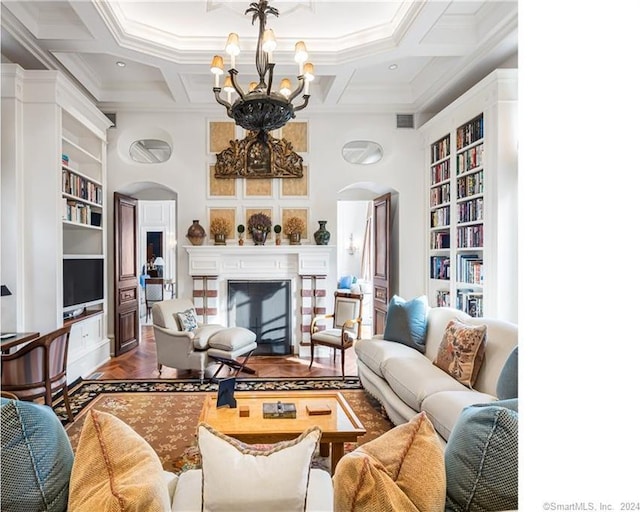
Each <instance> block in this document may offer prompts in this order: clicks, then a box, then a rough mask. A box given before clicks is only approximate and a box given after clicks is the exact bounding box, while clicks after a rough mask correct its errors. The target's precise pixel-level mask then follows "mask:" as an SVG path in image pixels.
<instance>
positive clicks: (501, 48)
mask: <svg viewBox="0 0 640 512" xmlns="http://www.w3.org/2000/svg"><path fill="white" fill-rule="evenodd" d="M270 5H271V6H273V7H275V8H277V9H278V10H279V11H280V16H279V17H277V18H276V17H269V18H268V22H267V24H268V27H269V28H272V29H273V30H274V32H275V34H276V38H277V41H278V47H277V49H276V51H275V52H274V60H275V62H276V68H275V75H276V76H275V79H274V82H275V83H279V81H280V79H281V78H284V77H288V78H290V79H294V78H295V75H296V74H297V66H296V64H295V63H294V62H293V47H294V45H295V42H296V41H298V40H304V41H305V42H306V44H307V49H308V50H309V59H310V61H312V62H313V63H314V65H315V73H316V79H315V80H314V82H313V83H312V84H311V95H312V96H311V101H310V106H309V107H308V109H307V111H314V110H316V111H348V112H370V111H371V112H396V113H410V114H411V113H413V114H417V113H423V114H426V113H429V112H437V111H438V110H440V109H441V108H442V107H444V106H445V105H446V104H447V103H449V102H450V101H452V100H453V99H455V98H456V97H457V96H458V95H459V94H461V93H462V92H464V91H465V90H466V89H468V88H469V87H470V86H471V85H473V84H474V83H476V82H477V81H479V80H480V79H481V78H483V77H484V76H485V75H486V74H487V73H489V72H490V71H491V70H493V69H495V68H496V67H499V66H501V65H504V64H505V63H506V65H508V66H511V67H513V66H516V65H517V26H518V4H517V1H516V0H507V1H491V0H471V1H462V0H449V1H445V0H429V1H424V0H422V1H405V0H396V1H367V2H365V1H321V0H303V1H299V2H288V1H279V0H272V1H271V2H270ZM248 6H249V2H248V1H246V0H243V1H237V0H233V1H229V0H227V1H216V0H178V1H163V0H159V1H153V2H151V1H129V0H126V1H113V0H67V1H33V0H28V1H27V0H21V1H4V0H3V1H2V58H3V62H16V63H19V64H21V65H22V66H23V67H25V68H27V69H60V70H62V71H64V72H66V73H68V74H69V75H70V76H72V77H73V78H74V79H75V80H77V82H78V83H79V84H80V85H81V86H82V87H84V89H85V90H86V91H87V92H88V93H89V94H90V95H91V96H92V97H93V98H94V99H95V101H96V102H97V103H98V105H99V106H100V107H102V108H103V109H117V108H120V107H126V108H142V109H171V108H179V109H190V108H193V109H203V108H210V107H211V106H212V105H217V104H215V101H214V99H213V95H212V92H211V88H212V85H213V77H212V75H211V73H210V72H209V62H210V61H211V57H212V56H213V55H214V54H220V55H223V56H225V57H226V55H225V54H224V45H225V41H226V38H227V34H228V33H229V32H236V33H238V34H239V36H240V45H241V49H242V53H241V54H240V56H239V57H238V60H237V66H236V67H237V68H238V70H239V73H240V74H239V80H240V82H241V83H243V84H245V85H246V84H248V82H249V81H252V80H255V79H256V70H255V45H256V39H257V33H258V28H257V25H256V26H254V25H252V24H251V17H250V15H245V14H244V12H245V10H246V9H247V7H248ZM118 62H120V63H124V66H122V64H121V65H120V66H119V65H118V64H117V63H118ZM214 108H217V107H214Z"/></svg>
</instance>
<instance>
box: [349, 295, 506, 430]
mask: <svg viewBox="0 0 640 512" xmlns="http://www.w3.org/2000/svg"><path fill="white" fill-rule="evenodd" d="M456 318H457V319H459V320H461V321H463V322H464V323H468V324H473V325H482V324H485V325H487V340H486V349H485V358H484V362H483V363H482V366H481V369H480V373H479V374H478V378H477V380H476V383H475V385H474V388H475V389H469V388H467V387H466V386H464V385H462V384H461V383H459V382H458V381H457V380H455V379H454V378H453V377H451V376H450V375H449V374H447V373H446V372H444V371H443V370H441V369H440V368H438V367H437V366H435V365H434V364H433V363H432V361H434V360H435V358H436V355H437V353H438V347H439V346H440V342H441V341H442V336H443V334H444V331H445V328H446V326H447V324H448V322H449V321H450V320H452V319H456ZM517 344H518V327H517V326H516V325H514V324H512V323H509V322H505V321H501V320H496V319H491V318H472V317H470V316H469V315H467V314H465V313H463V312H462V311H458V310H456V309H452V308H444V307H441V308H431V309H429V311H428V316H427V336H426V344H425V350H424V353H422V352H419V351H418V350H416V349H414V348H411V347H409V346H407V345H404V344H402V343H399V342H395V341H388V340H385V339H384V338H383V336H380V335H376V336H374V338H373V339H369V340H360V341H358V342H357V343H356V345H355V351H356V354H357V365H358V374H359V377H360V381H361V382H362V385H363V387H364V388H365V389H366V390H367V391H368V392H369V393H371V395H373V396H374V397H375V398H376V399H377V400H379V401H380V402H381V403H382V405H383V406H384V408H385V410H386V413H387V414H388V416H389V419H391V421H392V422H393V423H394V424H396V425H398V424H400V423H405V422H407V421H409V420H410V419H411V418H413V417H414V416H415V415H416V414H417V413H419V412H420V411H425V412H426V413H427V416H428V417H429V419H430V420H431V422H432V423H433V426H434V427H435V429H436V431H437V432H438V434H439V435H440V436H441V438H442V440H443V441H446V440H447V439H448V438H449V435H450V434H451V430H452V429H453V426H454V425H455V423H456V420H457V419H458V416H459V415H460V413H461V412H462V409H464V408H465V407H466V406H468V405H472V404H478V403H485V402H491V401H494V400H497V398H498V397H497V383H498V378H499V377H500V374H501V371H502V369H503V367H504V365H505V362H506V360H507V358H508V357H509V355H510V354H511V352H512V351H513V349H514V348H515V347H516V346H517Z"/></svg>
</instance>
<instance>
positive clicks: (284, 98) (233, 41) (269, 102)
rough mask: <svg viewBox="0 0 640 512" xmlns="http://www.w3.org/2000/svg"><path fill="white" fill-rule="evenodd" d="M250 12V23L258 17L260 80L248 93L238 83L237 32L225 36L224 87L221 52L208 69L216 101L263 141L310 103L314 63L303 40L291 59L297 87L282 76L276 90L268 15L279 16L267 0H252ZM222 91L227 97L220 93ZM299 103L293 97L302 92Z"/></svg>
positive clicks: (273, 39) (253, 22) (238, 47)
mask: <svg viewBox="0 0 640 512" xmlns="http://www.w3.org/2000/svg"><path fill="white" fill-rule="evenodd" d="M248 13H253V18H252V19H251V24H252V25H253V24H255V21H256V18H257V19H259V20H260V28H259V32H258V44H257V47H256V69H257V71H258V79H259V82H251V83H250V84H249V86H248V89H247V92H245V91H243V90H242V87H240V85H239V84H238V79H237V75H238V70H237V69H236V57H237V56H238V55H239V54H240V43H239V38H238V34H235V33H231V34H229V37H228V38H227V44H226V48H225V51H226V52H227V54H228V55H229V57H230V59H231V68H230V69H229V76H227V77H226V78H225V81H224V84H223V87H222V88H221V87H220V77H221V75H223V74H224V60H223V58H222V57H221V56H220V55H215V56H214V57H213V59H212V61H211V72H212V73H213V75H214V77H215V84H214V87H213V93H214V94H215V97H216V101H217V102H218V103H220V105H222V106H224V107H225V108H226V109H227V115H228V116H229V117H230V118H232V119H234V120H235V122H236V124H237V125H239V126H242V127H243V128H244V129H246V130H251V131H255V132H258V138H259V139H260V140H262V141H265V140H266V137H267V132H269V131H271V130H276V129H278V128H281V127H282V126H284V125H285V124H286V123H287V121H289V120H290V119H291V118H293V117H295V113H296V112H297V111H298V110H302V109H303V108H305V107H306V106H307V104H308V103H309V98H310V97H311V95H310V94H309V83H310V82H311V81H312V80H313V79H314V74H313V64H311V63H310V62H307V58H308V54H307V48H306V46H305V44H304V42H303V41H298V42H297V43H296V45H295V56H294V59H295V61H296V62H297V63H298V87H297V88H296V90H295V91H293V92H292V91H291V82H290V80H289V79H288V78H284V79H283V80H282V81H281V82H280V88H279V90H277V91H276V90H274V89H273V88H272V86H273V68H274V67H275V63H274V62H273V51H274V50H275V48H276V38H275V35H274V33H273V30H271V29H267V28H266V25H267V16H268V15H270V14H273V15H275V16H278V14H279V13H278V10H277V9H275V8H273V7H270V6H269V2H268V0H260V1H259V2H252V3H251V4H250V5H249V8H248V9H247V10H246V11H245V14H248ZM223 90H224V92H225V93H226V100H225V99H224V98H223V97H222V96H221V94H220V93H221V92H222V91H223ZM303 91H304V94H303V95H302V99H303V101H302V103H300V104H299V105H297V106H294V105H293V100H294V99H295V98H297V97H298V96H299V95H300V94H301V93H302V92H303ZM234 94H237V95H238V97H237V99H236V100H235V101H234V102H233V103H232V102H231V100H232V95H234Z"/></svg>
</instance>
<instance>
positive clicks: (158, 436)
mask: <svg viewBox="0 0 640 512" xmlns="http://www.w3.org/2000/svg"><path fill="white" fill-rule="evenodd" d="M357 380H358V379H357V378H356V379H345V380H344V381H343V380H342V379H322V378H318V379H304V380H298V379H254V380H242V381H238V382H237V386H236V389H238V390H242V391H261V390H264V391H274V390H301V389H320V390H322V389H339V390H340V391H341V392H342V394H343V395H344V397H345V399H346V400H347V401H348V402H349V405H350V406H351V407H352V409H353V410H354V412H355V413H356V415H357V416H358V418H360V421H361V422H362V424H363V425H364V427H365V428H366V430H367V433H366V434H365V435H364V436H362V437H361V438H359V439H358V443H345V452H350V451H352V450H353V449H355V447H356V446H358V445H361V444H363V443H366V442H367V441H370V440H372V439H375V438H376V437H378V436H380V435H381V434H383V433H384V432H386V431H387V430H389V429H391V428H393V424H392V423H391V421H390V420H389V419H388V418H387V416H386V415H385V413H384V411H383V409H382V407H381V406H380V404H379V403H378V402H377V401H376V400H375V399H374V398H372V397H371V396H370V395H369V394H368V393H366V392H365V391H364V390H363V389H361V387H360V384H359V382H357V384H356V382H354V381H357ZM191 386H195V387H196V388H199V387H200V386H205V387H206V388H207V389H205V390H201V389H190V387H191ZM349 386H352V387H353V389H349ZM216 390H217V384H210V383H205V384H202V385H201V384H199V383H193V382H192V381H174V380H172V381H166V380H163V381H144V382H142V381H121V382H117V381H84V382H81V383H80V384H78V385H76V386H74V388H73V389H72V390H71V392H70V400H71V406H72V409H73V412H74V416H75V421H74V422H73V423H71V424H69V422H68V421H66V414H65V411H64V404H63V403H55V404H54V410H55V411H56V413H57V414H58V416H59V417H60V419H61V421H62V422H63V424H65V425H66V426H65V429H66V431H67V434H68V436H69V440H70V441H71V446H72V447H73V449H74V450H75V448H76V446H77V444H78V439H79V437H80V432H81V431H82V426H83V424H84V420H85V417H86V415H87V413H88V411H90V410H91V409H96V410H100V411H104V412H108V413H111V414H113V415H114V416H117V417H118V418H120V419H122V420H123V421H124V422H125V423H127V424H128V425H130V426H131V427H132V428H133V429H134V430H135V431H136V432H138V434H140V435H141V436H142V437H143V438H144V439H146V440H147V442H148V443H149V444H150V445H151V446H152V447H153V449H154V450H155V451H156V453H157V454H158V456H159V457H160V460H161V461H162V465H163V467H164V469H165V470H167V471H171V472H173V473H180V472H181V471H185V470H187V469H193V468H198V467H200V454H199V451H198V447H197V442H196V427H197V423H198V417H199V415H200V410H201V409H202V405H203V403H204V400H205V398H206V396H207V395H208V394H209V393H210V392H211V391H216ZM314 466H315V467H320V468H324V469H328V466H329V461H328V460H327V458H323V457H319V456H316V457H315V458H314Z"/></svg>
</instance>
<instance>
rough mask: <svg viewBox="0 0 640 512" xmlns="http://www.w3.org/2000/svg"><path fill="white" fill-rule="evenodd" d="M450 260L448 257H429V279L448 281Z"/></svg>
mask: <svg viewBox="0 0 640 512" xmlns="http://www.w3.org/2000/svg"><path fill="white" fill-rule="evenodd" d="M450 263H451V260H450V258H449V257H448V256H432V257H431V278H432V279H445V280H446V279H449V268H450Z"/></svg>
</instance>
